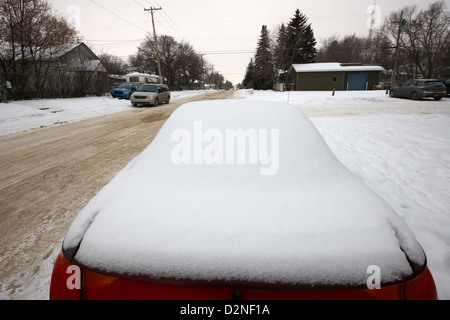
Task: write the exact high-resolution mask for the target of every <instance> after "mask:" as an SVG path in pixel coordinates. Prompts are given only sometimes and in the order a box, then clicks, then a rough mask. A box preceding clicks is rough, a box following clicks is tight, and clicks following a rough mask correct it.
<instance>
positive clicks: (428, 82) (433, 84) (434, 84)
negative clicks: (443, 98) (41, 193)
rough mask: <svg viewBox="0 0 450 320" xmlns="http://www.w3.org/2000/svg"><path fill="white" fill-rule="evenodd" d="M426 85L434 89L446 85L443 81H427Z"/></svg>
mask: <svg viewBox="0 0 450 320" xmlns="http://www.w3.org/2000/svg"><path fill="white" fill-rule="evenodd" d="M425 85H426V86H427V87H434V86H442V85H444V84H443V83H442V82H441V81H425Z"/></svg>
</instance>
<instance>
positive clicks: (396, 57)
mask: <svg viewBox="0 0 450 320" xmlns="http://www.w3.org/2000/svg"><path fill="white" fill-rule="evenodd" d="M405 25H406V20H404V19H403V10H402V12H401V14H400V21H399V22H398V34H397V45H396V47H395V58H394V69H393V70H392V79H391V89H392V88H393V87H394V86H395V76H396V72H397V60H398V49H399V47H400V36H401V34H402V27H404V26H405Z"/></svg>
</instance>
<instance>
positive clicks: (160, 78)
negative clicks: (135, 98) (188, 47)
mask: <svg viewBox="0 0 450 320" xmlns="http://www.w3.org/2000/svg"><path fill="white" fill-rule="evenodd" d="M158 10H161V7H159V8H153V7H150V9H144V11H150V13H151V15H152V24H153V37H154V42H155V52H156V60H157V61H158V76H159V83H161V84H162V83H163V82H164V81H163V76H162V72H161V59H160V58H159V49H158V38H157V36H156V28H155V17H154V16H153V11H158Z"/></svg>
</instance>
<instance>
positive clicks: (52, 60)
mask: <svg viewBox="0 0 450 320" xmlns="http://www.w3.org/2000/svg"><path fill="white" fill-rule="evenodd" d="M11 51H12V50H11V49H4V48H3V51H2V52H3V54H2V56H1V57H2V66H3V76H4V78H5V79H6V80H8V81H10V82H11V83H12V84H13V90H12V93H13V96H14V97H15V98H16V99H24V98H34V97H74V96H84V95H92V94H95V95H101V94H104V93H108V92H109V81H108V74H107V70H106V69H105V67H104V66H103V65H102V63H101V61H100V59H99V58H98V57H97V56H96V55H95V54H94V53H93V52H92V50H91V49H90V48H89V47H88V46H86V45H85V44H84V43H77V44H71V45H65V46H60V47H51V48H33V50H30V49H29V48H25V50H24V54H23V56H22V55H21V54H17V53H16V55H15V56H14V57H13V56H12V53H11ZM16 51H17V52H20V51H18V50H16ZM13 62H15V65H16V66H17V65H20V72H14V68H12V66H13Z"/></svg>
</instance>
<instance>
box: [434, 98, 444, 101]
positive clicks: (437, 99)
mask: <svg viewBox="0 0 450 320" xmlns="http://www.w3.org/2000/svg"><path fill="white" fill-rule="evenodd" d="M442 98H443V97H434V100H436V101H439V100H442Z"/></svg>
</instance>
